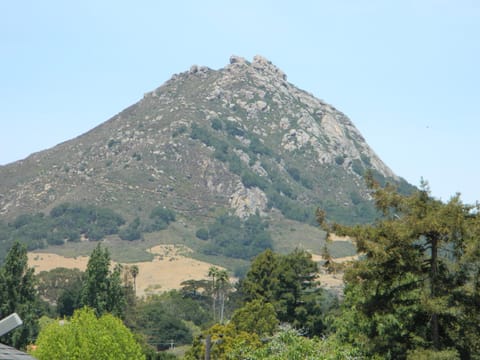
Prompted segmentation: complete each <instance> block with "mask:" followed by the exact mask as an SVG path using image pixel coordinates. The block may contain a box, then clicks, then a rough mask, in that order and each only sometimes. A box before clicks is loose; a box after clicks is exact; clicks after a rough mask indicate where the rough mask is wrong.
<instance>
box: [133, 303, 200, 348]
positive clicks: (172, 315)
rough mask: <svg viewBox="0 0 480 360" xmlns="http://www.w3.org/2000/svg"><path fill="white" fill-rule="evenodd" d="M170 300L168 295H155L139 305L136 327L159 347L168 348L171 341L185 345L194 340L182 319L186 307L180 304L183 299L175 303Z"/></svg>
mask: <svg viewBox="0 0 480 360" xmlns="http://www.w3.org/2000/svg"><path fill="white" fill-rule="evenodd" d="M169 300H170V299H169V298H168V295H163V296H153V297H151V298H147V299H145V300H144V301H142V302H140V303H139V304H138V305H137V318H136V324H135V327H136V329H137V331H138V332H139V333H141V334H143V335H144V336H145V337H146V340H147V343H148V344H150V345H152V346H154V347H155V348H158V349H168V348H169V347H170V344H171V342H173V343H174V344H175V345H184V344H189V343H191V341H192V334H191V331H190V330H189V329H188V327H187V326H186V325H185V323H184V322H183V321H182V320H184V317H185V312H184V310H185V308H183V309H182V305H181V304H179V302H181V301H182V299H181V298H180V299H179V298H176V299H175V300H176V302H175V303H172V302H170V301H169ZM188 320H192V318H190V319H188Z"/></svg>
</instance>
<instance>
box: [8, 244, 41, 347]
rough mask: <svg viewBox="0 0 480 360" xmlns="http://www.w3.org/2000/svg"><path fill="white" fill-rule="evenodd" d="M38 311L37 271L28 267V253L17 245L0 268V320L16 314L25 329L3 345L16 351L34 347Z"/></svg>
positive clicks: (19, 329) (17, 332) (11, 249)
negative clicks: (35, 275) (35, 276)
mask: <svg viewBox="0 0 480 360" xmlns="http://www.w3.org/2000/svg"><path fill="white" fill-rule="evenodd" d="M38 308H39V306H38V297H37V292H36V291H35V279H34V270H33V269H32V268H29V267H28V257H27V249H26V248H25V246H23V245H21V244H20V243H19V242H15V243H14V244H13V246H12V247H11V248H10V250H9V252H8V254H7V257H6V259H5V263H4V265H3V266H2V267H1V268H0V318H4V317H6V316H8V315H10V314H12V313H14V312H16V313H17V314H18V315H19V316H20V318H21V319H22V321H23V325H22V326H20V327H18V328H17V329H15V330H14V331H11V332H10V333H8V334H6V335H4V336H2V337H1V338H0V342H2V343H4V344H7V345H10V346H13V347H16V348H24V347H25V346H26V345H27V344H29V343H31V342H32V341H33V339H34V338H35V337H36V335H37V333H38V318H39V315H40V314H39V313H38V312H39V310H38Z"/></svg>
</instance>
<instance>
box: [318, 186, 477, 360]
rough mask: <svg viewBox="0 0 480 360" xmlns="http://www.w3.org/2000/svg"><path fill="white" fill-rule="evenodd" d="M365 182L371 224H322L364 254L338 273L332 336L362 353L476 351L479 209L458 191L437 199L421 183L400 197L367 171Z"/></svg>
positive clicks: (400, 355) (397, 355)
mask: <svg viewBox="0 0 480 360" xmlns="http://www.w3.org/2000/svg"><path fill="white" fill-rule="evenodd" d="M367 182H368V185H369V186H370V188H371V189H372V196H373V198H374V200H375V203H376V207H377V209H378V210H379V211H380V212H381V213H382V217H381V218H380V219H378V220H377V221H376V222H375V223H374V224H371V225H361V226H360V225H358V226H354V227H347V226H341V225H338V224H333V225H331V226H327V227H328V230H329V231H334V232H336V233H337V234H339V235H349V236H352V237H353V238H354V239H355V241H356V244H357V249H358V252H359V253H361V254H363V256H362V259H361V260H360V261H358V262H356V263H355V264H354V265H353V267H352V268H350V269H348V270H347V272H346V274H345V277H344V279H345V282H346V288H345V302H344V306H343V316H341V317H340V318H338V319H337V322H336V327H337V333H338V334H339V335H340V336H341V337H343V340H344V341H345V342H347V343H350V344H354V346H356V347H357V348H359V349H361V350H362V352H363V353H364V355H365V356H367V357H374V356H380V357H382V358H385V359H404V358H405V356H406V354H407V352H408V351H411V350H414V349H417V348H418V349H425V350H426V351H430V350H431V351H433V352H439V351H447V352H448V351H449V349H451V348H456V350H457V351H458V352H459V353H460V355H461V357H462V359H470V358H471V356H472V355H473V354H475V353H477V354H478V353H479V352H478V351H479V350H480V348H479V341H478V336H476V335H474V334H478V332H479V331H480V327H479V325H478V324H479V323H478V322H476V325H474V322H475V321H476V320H478V319H479V312H480V308H479V307H475V306H476V305H473V304H477V305H478V300H475V299H478V296H479V291H478V290H479V289H478V286H477V285H476V284H478V261H479V259H480V257H479V256H478V255H479V254H480V251H479V243H478V236H479V234H480V232H479V226H478V224H479V215H478V207H477V209H476V211H473V212H472V210H475V209H474V208H473V207H472V206H467V205H464V204H463V203H462V202H461V201H460V198H459V196H458V195H457V196H455V197H453V198H452V199H450V201H449V202H448V203H442V202H441V201H439V200H436V199H434V198H432V197H431V196H430V193H429V189H428V186H427V184H426V183H422V187H421V188H420V189H419V190H418V191H416V192H414V193H412V194H410V195H400V194H399V193H398V192H397V191H396V189H395V188H394V187H393V186H391V185H389V184H387V185H386V186H385V187H383V188H382V187H380V186H379V185H378V183H376V182H375V181H374V180H373V178H372V177H371V176H368V177H367ZM472 305H473V306H472ZM467 309H468V315H467V314H466V313H465V311H467ZM467 318H470V319H475V320H474V321H473V322H472V321H468V319H467Z"/></svg>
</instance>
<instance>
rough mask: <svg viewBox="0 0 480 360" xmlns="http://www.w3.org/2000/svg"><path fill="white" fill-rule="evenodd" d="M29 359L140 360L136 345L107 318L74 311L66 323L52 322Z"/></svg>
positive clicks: (119, 323) (88, 311)
mask: <svg viewBox="0 0 480 360" xmlns="http://www.w3.org/2000/svg"><path fill="white" fill-rule="evenodd" d="M36 345H37V349H36V350H35V351H33V355H34V356H35V357H36V358H38V359H39V360H70V359H72V360H74V359H82V360H104V359H105V360H107V359H108V360H110V359H120V360H121V359H124V360H144V359H145V356H144V355H143V354H142V350H141V347H140V345H139V344H138V343H137V342H136V341H135V339H134V336H133V334H132V333H131V332H130V330H128V328H127V327H125V325H123V323H122V321H121V320H120V319H118V318H116V317H114V316H113V315H111V314H105V315H102V316H101V317H100V318H97V316H96V315H95V312H94V310H93V309H89V308H83V309H81V310H76V311H75V313H74V315H73V317H72V319H71V320H70V321H64V322H62V323H60V322H59V321H54V322H52V323H50V324H48V325H47V326H46V327H45V328H44V329H42V331H41V332H40V334H39V336H38V339H37V342H36Z"/></svg>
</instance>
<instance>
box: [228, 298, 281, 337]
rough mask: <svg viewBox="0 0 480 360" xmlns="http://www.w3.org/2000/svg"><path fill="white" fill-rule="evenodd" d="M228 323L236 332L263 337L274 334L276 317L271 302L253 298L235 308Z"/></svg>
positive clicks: (276, 323)
mask: <svg viewBox="0 0 480 360" xmlns="http://www.w3.org/2000/svg"><path fill="white" fill-rule="evenodd" d="M229 324H230V326H232V327H233V328H234V329H235V331H236V332H241V331H244V332H247V333H254V334H257V335H258V336H260V337H264V336H272V335H273V334H274V332H275V330H276V329H277V327H278V319H277V315H276V312H275V308H274V307H273V305H272V304H270V303H264V302H263V301H262V300H253V301H251V302H247V303H246V304H245V305H243V306H242V307H241V308H240V309H237V310H235V312H234V313H233V316H232V319H231V320H230V323H229Z"/></svg>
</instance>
